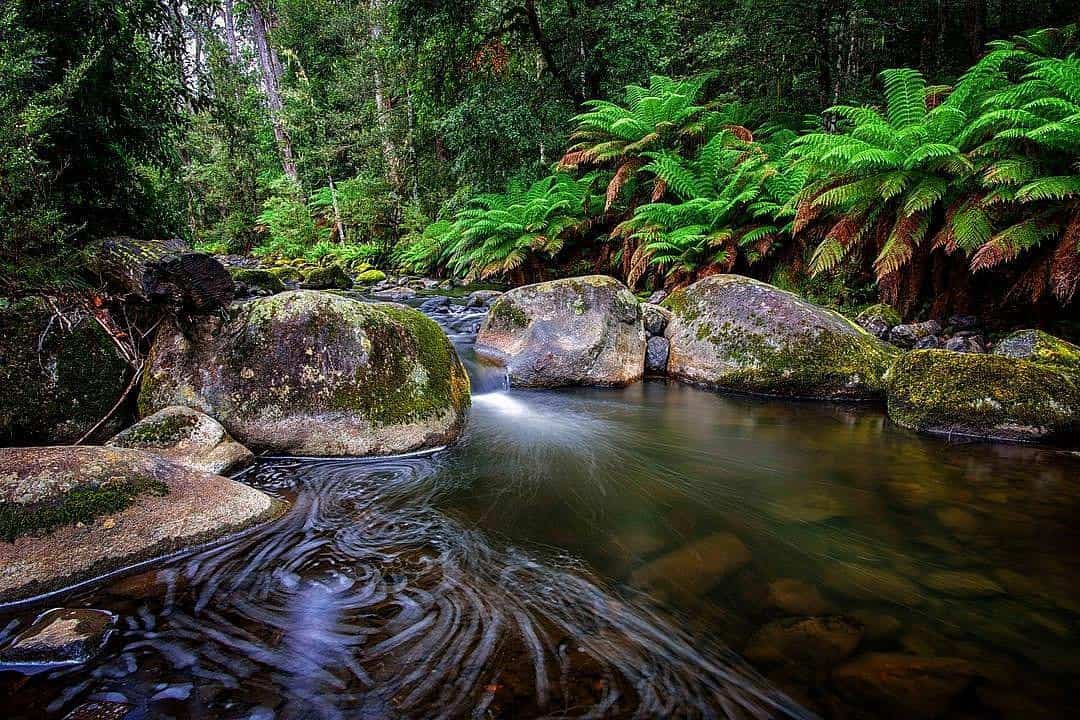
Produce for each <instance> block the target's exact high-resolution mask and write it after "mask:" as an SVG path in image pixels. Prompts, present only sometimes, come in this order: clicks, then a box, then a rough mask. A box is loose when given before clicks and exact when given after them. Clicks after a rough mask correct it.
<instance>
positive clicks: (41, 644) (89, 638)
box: [0, 608, 116, 664]
mask: <svg viewBox="0 0 1080 720" xmlns="http://www.w3.org/2000/svg"><path fill="white" fill-rule="evenodd" d="M115 620H116V618H115V617H114V616H113V615H112V613H108V612H105V611H104V610H90V609H67V608H60V609H57V610H49V611H48V612H46V613H44V614H42V615H41V616H39V617H38V618H37V620H35V621H34V623H33V624H32V625H31V626H30V627H29V628H27V629H26V630H24V631H23V632H22V633H20V634H19V635H18V636H17V637H16V638H15V640H14V641H13V642H12V643H11V645H10V646H8V647H7V648H5V649H4V650H2V651H0V661H3V662H8V663H28V664H42V663H72V664H74V663H83V662H86V661H87V660H89V659H90V658H92V657H93V656H94V655H95V654H97V652H98V651H99V650H100V649H101V647H102V646H103V645H104V644H105V641H106V640H108V636H109V634H110V633H111V631H112V627H113V624H114V622H115Z"/></svg>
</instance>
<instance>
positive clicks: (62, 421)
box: [0, 298, 131, 445]
mask: <svg viewBox="0 0 1080 720" xmlns="http://www.w3.org/2000/svg"><path fill="white" fill-rule="evenodd" d="M59 309H60V312H61V313H62V315H63V316H62V317H61V316H60V315H57V314H56V312H55V311H54V309H53V308H52V307H51V306H50V305H49V304H48V303H47V302H46V301H45V299H43V298H28V299H25V300H21V301H19V302H16V303H13V304H11V305H8V306H6V307H3V308H2V309H0V445H12V444H27V445H29V444H39V443H54V444H63V443H71V442H75V441H76V440H78V439H79V438H81V437H82V436H83V435H84V434H85V433H87V432H88V431H90V429H91V428H93V427H94V426H95V425H96V424H97V423H98V422H99V421H100V420H101V419H102V418H104V417H105V416H106V415H107V414H108V413H109V412H110V410H112V408H113V406H114V405H115V404H116V402H117V400H119V399H120V396H121V395H123V392H124V388H125V386H126V385H127V382H128V380H129V378H130V376H131V367H130V366H129V365H128V362H127V361H126V360H125V359H124V357H123V355H121V353H120V350H119V349H118V348H117V346H116V344H115V342H114V341H113V339H112V338H111V337H110V336H109V334H108V333H107V332H105V330H104V329H103V328H102V326H101V325H100V324H99V323H98V322H97V321H96V320H95V319H94V318H92V317H90V316H89V315H88V314H87V313H86V312H84V311H81V310H79V309H76V308H71V307H60V308H59ZM124 422H125V419H124V414H123V413H122V412H121V413H115V414H114V417H113V419H112V420H110V421H108V422H106V423H105V424H104V425H103V426H102V427H101V428H100V429H99V430H98V434H99V435H102V436H104V437H108V436H109V435H111V434H112V433H114V432H116V431H117V430H118V429H120V427H122V424H123V423H124Z"/></svg>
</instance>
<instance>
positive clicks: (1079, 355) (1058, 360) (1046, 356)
mask: <svg viewBox="0 0 1080 720" xmlns="http://www.w3.org/2000/svg"><path fill="white" fill-rule="evenodd" d="M994 354H995V355H1000V356H1002V357H1008V358H1014V359H1016V360H1028V361H1030V362H1033V363H1040V364H1043V365H1056V366H1058V367H1060V368H1063V369H1068V370H1072V371H1073V372H1078V373H1080V346H1078V345H1074V344H1073V343H1071V342H1069V341H1068V340H1062V339H1061V338H1059V337H1054V336H1053V335H1051V334H1050V333H1046V332H1043V331H1042V330H1019V331H1017V332H1014V333H1013V334H1011V335H1009V336H1008V337H1006V338H1004V339H1003V340H1001V341H1000V342H999V343H998V344H997V345H996V346H994Z"/></svg>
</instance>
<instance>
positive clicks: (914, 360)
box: [886, 350, 1080, 441]
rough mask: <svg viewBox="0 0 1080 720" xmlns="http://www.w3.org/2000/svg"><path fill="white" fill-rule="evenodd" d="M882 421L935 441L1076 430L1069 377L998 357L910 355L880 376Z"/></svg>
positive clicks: (1078, 416)
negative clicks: (884, 404)
mask: <svg viewBox="0 0 1080 720" xmlns="http://www.w3.org/2000/svg"><path fill="white" fill-rule="evenodd" d="M886 384H887V389H888V403H889V417H890V418H892V420H893V421H894V422H896V423H897V424H898V425H902V426H903V427H906V428H910V429H912V430H918V431H921V432H927V433H932V434H936V435H946V436H951V437H960V438H986V439H990V440H1006V441H1031V440H1044V439H1055V438H1064V437H1068V436H1071V435H1073V434H1075V433H1076V432H1077V431H1080V384H1078V382H1077V378H1076V375H1075V373H1072V372H1069V371H1067V370H1063V369H1062V368H1060V367H1054V366H1051V365H1042V364H1038V363H1033V362H1029V361H1027V360H1017V359H1014V358H1009V357H1001V356H998V355H976V354H968V353H954V352H949V351H947V350H915V351H913V352H910V353H907V354H906V355H904V356H903V357H901V358H900V359H899V360H897V362H896V364H895V365H893V367H892V368H891V369H890V370H889V373H888V375H887V376H886Z"/></svg>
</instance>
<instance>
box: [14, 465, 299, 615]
mask: <svg viewBox="0 0 1080 720" xmlns="http://www.w3.org/2000/svg"><path fill="white" fill-rule="evenodd" d="M280 510H281V505H280V504H279V503H275V502H274V501H273V500H271V498H270V497H268V496H267V495H266V494H264V493H262V492H260V491H258V490H255V489H254V488H250V487H247V486H244V485H241V484H239V483H236V482H233V481H231V480H227V479H226V478H223V477H220V476H217V475H211V474H209V473H203V472H197V471H195V470H192V469H190V468H187V467H184V466H182V465H178V464H177V463H174V462H172V461H170V460H167V459H165V458H162V457H159V456H157V455H152V454H150V453H144V452H140V451H137V450H128V449H120V448H101V447H47V448H8V449H0V534H2V536H3V540H2V541H0V602H10V601H13V600H19V599H22V598H25V597H28V596H32V595H36V594H39V593H44V592H50V591H53V590H58V589H60V588H61V587H64V586H66V585H70V584H73V583H77V582H82V581H84V580H88V579H90V578H92V577H95V576H97V575H101V574H103V573H107V572H111V571H113V570H118V569H120V568H122V567H125V566H128V565H131V564H134V563H136V562H140V561H143V560H147V559H150V558H152V557H155V556H157V555H161V554H165V553H168V552H172V551H175V550H178V549H180V548H183V547H188V546H191V545H197V544H199V543H203V542H206V541H208V540H211V539H213V538H216V537H219V536H221V535H224V534H226V533H229V532H233V531H236V530H239V529H242V528H244V527H247V526H249V525H251V524H252V523H255V522H257V521H259V520H262V519H267V518H269V517H271V516H273V515H275V514H277V513H278V512H280Z"/></svg>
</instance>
